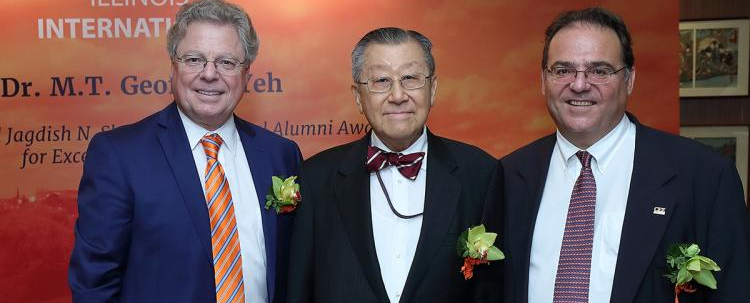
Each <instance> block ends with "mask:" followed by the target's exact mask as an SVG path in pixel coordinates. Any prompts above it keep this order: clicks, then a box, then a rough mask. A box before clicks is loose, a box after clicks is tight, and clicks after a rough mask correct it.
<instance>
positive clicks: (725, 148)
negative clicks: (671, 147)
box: [680, 126, 750, 203]
mask: <svg viewBox="0 0 750 303" xmlns="http://www.w3.org/2000/svg"><path fill="white" fill-rule="evenodd" d="M680 135H681V136H683V137H687V138H691V139H693V140H695V141H698V142H700V143H703V144H705V145H708V146H709V147H711V148H712V149H713V150H715V151H716V152H718V153H720V154H722V155H724V156H726V157H728V158H730V159H732V160H734V163H735V165H736V166H737V172H738V173H739V175H740V179H742V188H744V190H745V202H746V203H747V202H748V201H747V200H748V199H750V197H748V194H747V193H748V188H747V186H748V183H747V182H748V180H747V179H748V158H749V156H748V141H750V126H683V127H680Z"/></svg>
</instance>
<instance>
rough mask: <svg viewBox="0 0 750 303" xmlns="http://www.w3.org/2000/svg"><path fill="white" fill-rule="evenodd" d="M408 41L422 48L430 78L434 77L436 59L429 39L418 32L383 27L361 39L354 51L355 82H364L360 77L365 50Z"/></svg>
mask: <svg viewBox="0 0 750 303" xmlns="http://www.w3.org/2000/svg"><path fill="white" fill-rule="evenodd" d="M408 41H416V42H418V43H419V45H420V46H422V52H423V53H424V60H425V62H426V63H427V67H428V68H429V69H430V71H429V73H430V74H429V75H428V76H432V75H434V74H435V58H433V57H432V42H430V39H427V37H425V36H424V35H422V34H420V33H419V32H417V31H413V30H405V29H402V28H397V27H383V28H378V29H375V30H372V31H370V32H369V33H367V34H365V35H364V37H362V39H359V42H357V45H356V46H354V50H352V79H353V80H354V82H359V81H362V80H361V79H359V76H361V74H362V66H363V65H364V60H365V58H364V54H365V50H366V49H367V47H368V46H369V45H370V44H374V43H377V44H390V45H397V44H401V43H404V42H408Z"/></svg>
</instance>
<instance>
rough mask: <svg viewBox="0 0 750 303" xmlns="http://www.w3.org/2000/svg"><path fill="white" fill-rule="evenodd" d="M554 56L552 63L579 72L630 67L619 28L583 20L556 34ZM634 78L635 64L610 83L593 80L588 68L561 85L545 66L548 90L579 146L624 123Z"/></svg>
mask: <svg viewBox="0 0 750 303" xmlns="http://www.w3.org/2000/svg"><path fill="white" fill-rule="evenodd" d="M548 58H549V59H548V62H549V66H548V67H558V66H560V67H568V66H569V67H573V68H575V69H577V70H579V71H581V70H585V69H587V68H592V67H602V66H606V67H610V68H611V69H612V70H613V71H614V70H618V69H620V68H621V67H623V66H625V63H623V60H622V51H621V47H620V40H619V39H618V38H617V34H615V32H614V31H613V30H611V29H609V28H604V27H601V26H597V25H589V24H581V23H576V24H572V25H570V26H568V27H566V28H563V29H561V30H560V31H559V32H557V34H555V36H554V37H553V38H552V40H551V41H550V44H549V52H548ZM634 80H635V69H633V70H631V71H627V69H625V70H622V71H620V72H618V73H616V74H613V75H612V76H611V80H610V81H609V83H606V84H590V83H588V82H586V77H585V76H584V73H578V74H577V76H576V79H575V81H573V83H569V84H561V83H554V82H553V81H552V78H551V77H550V76H549V75H548V74H547V73H546V72H544V71H543V72H542V93H543V94H544V95H545V97H546V98H547V109H548V110H549V112H550V115H552V118H553V119H554V120H555V124H556V125H557V128H558V130H559V131H560V133H561V134H562V135H563V136H564V137H565V138H566V139H567V140H569V141H570V142H572V143H573V144H575V145H576V146H577V147H578V148H581V149H586V148H588V147H589V146H591V145H592V144H594V143H596V141H598V140H599V139H601V138H602V137H604V136H605V135H607V134H608V133H609V132H610V131H611V130H612V129H613V128H614V127H615V126H617V124H618V123H619V122H620V120H621V119H622V117H623V115H624V114H625V107H626V104H627V98H628V95H630V92H631V91H632V89H633V81H634Z"/></svg>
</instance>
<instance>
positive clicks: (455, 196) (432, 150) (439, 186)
mask: <svg viewBox="0 0 750 303" xmlns="http://www.w3.org/2000/svg"><path fill="white" fill-rule="evenodd" d="M427 142H428V156H427V181H426V192H425V199H424V200H425V201H424V216H423V219H422V230H421V232H420V234H419V242H418V243H417V249H416V251H415V253H414V259H413V261H412V264H411V269H409V275H408V277H407V279H406V284H405V285H404V291H403V294H402V297H401V300H400V301H401V302H409V301H410V300H411V297H413V296H414V293H415V292H416V291H417V289H418V288H419V285H420V284H421V282H422V281H423V280H424V279H423V278H424V275H425V273H426V272H427V270H428V269H429V268H430V265H431V264H432V262H433V260H434V258H435V254H436V253H437V252H438V251H439V250H440V246H441V244H442V243H443V241H444V239H445V236H446V235H447V234H448V230H449V228H450V225H451V222H453V215H454V213H455V212H456V207H457V205H458V201H459V198H460V195H461V186H460V185H459V184H460V182H459V180H457V179H456V178H455V177H454V176H453V175H452V173H453V171H454V170H456V168H457V166H456V161H455V159H453V156H452V155H451V154H450V153H449V152H448V148H447V146H445V143H444V142H443V141H441V140H440V139H439V138H437V137H435V136H434V135H432V133H430V132H429V131H428V132H427Z"/></svg>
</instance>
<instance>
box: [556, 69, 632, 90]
mask: <svg viewBox="0 0 750 303" xmlns="http://www.w3.org/2000/svg"><path fill="white" fill-rule="evenodd" d="M601 67H602V66H595V67H589V68H587V69H584V70H578V69H576V68H574V67H571V66H559V68H565V69H571V70H573V71H575V75H573V78H572V81H564V82H558V81H556V80H559V79H562V78H559V79H555V76H554V75H553V74H552V67H547V68H545V69H544V71H545V72H547V73H548V74H549V75H550V77H552V82H554V83H557V84H570V83H573V82H575V81H576V79H578V73H583V77H584V79H585V80H586V82H587V83H589V84H594V85H601V84H607V83H609V82H611V81H612V75H614V74H617V73H619V72H620V71H622V70H624V69H626V68H628V66H627V65H625V66H623V67H621V68H620V69H618V70H615V71H612V72H609V73H608V74H607V81H604V82H591V80H589V79H591V77H589V71H592V70H595V69H597V68H601ZM603 67H606V68H610V69H613V68H611V67H608V66H603Z"/></svg>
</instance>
